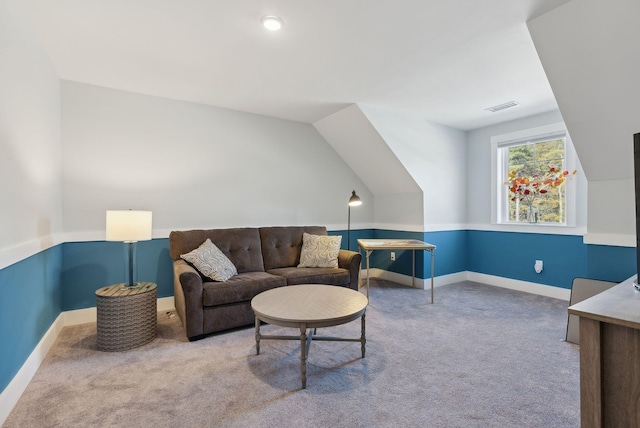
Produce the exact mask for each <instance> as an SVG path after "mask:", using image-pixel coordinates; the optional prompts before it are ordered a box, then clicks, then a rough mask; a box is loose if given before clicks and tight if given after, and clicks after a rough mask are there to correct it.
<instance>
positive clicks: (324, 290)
mask: <svg viewBox="0 0 640 428" xmlns="http://www.w3.org/2000/svg"><path fill="white" fill-rule="evenodd" d="M368 304H369V300H368V299H367V298H366V296H364V295H363V294H362V293H360V292H358V291H355V290H352V289H350V288H345V287H337V286H333V285H324V284H301V285H289V286H285V287H278V288H274V289H271V290H267V291H264V292H262V293H260V294H258V295H257V296H255V297H254V298H253V300H251V308H252V309H253V312H254V313H255V315H256V354H257V355H260V340H262V339H265V340H266V339H271V340H300V374H301V377H302V388H303V389H304V388H306V387H307V355H308V354H309V346H310V345H311V340H312V339H313V340H329V341H338V342H360V348H361V351H362V358H364V354H365V344H366V338H365V311H366V309H367V305H368ZM357 318H361V320H362V322H361V330H360V332H361V334H360V338H358V339H350V338H341V337H322V336H314V334H315V332H316V331H315V330H316V329H317V328H319V327H331V326H336V325H340V324H345V323H348V322H350V321H353V320H355V319H357ZM260 321H264V322H266V323H268V324H274V325H278V326H281V327H292V328H299V329H300V336H272V335H269V336H267V335H261V334H260ZM307 329H309V330H310V331H309V334H307Z"/></svg>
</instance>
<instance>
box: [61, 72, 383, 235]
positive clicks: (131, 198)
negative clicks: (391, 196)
mask: <svg viewBox="0 0 640 428" xmlns="http://www.w3.org/2000/svg"><path fill="white" fill-rule="evenodd" d="M62 118H63V120H62V135H63V148H64V150H63V161H62V165H63V183H64V196H63V200H64V229H65V231H66V232H68V233H69V234H70V236H69V237H68V239H69V240H84V239H104V221H105V211H106V210H107V209H128V208H132V209H147V210H152V211H153V223H154V236H156V237H162V236H167V234H168V232H169V231H170V230H173V229H190V228H217V227H248V226H265V225H308V224H314V225H316V224H317V225H324V226H327V227H328V228H329V229H346V227H347V201H348V199H349V196H350V195H351V190H353V189H357V190H358V194H359V195H360V196H361V197H362V199H363V200H364V201H367V200H369V201H371V200H372V196H371V193H370V192H369V190H368V189H367V188H366V186H365V185H364V183H363V182H362V181H361V180H360V179H359V178H358V177H357V176H356V175H355V174H354V173H353V171H352V170H351V169H350V168H349V167H348V166H347V165H346V164H345V162H344V161H343V160H342V159H341V158H340V156H339V155H338V154H337V153H336V152H335V151H334V150H333V149H332V148H331V146H330V145H329V144H327V142H326V141H325V140H324V139H323V138H322V137H321V136H320V135H319V134H318V132H317V131H316V130H315V129H314V128H313V126H312V125H309V124H304V123H300V122H292V121H287V120H281V119H274V118H269V117H266V116H259V115H255V114H250V113H243V112H238V111H233V110H227V109H222V108H217V107H211V106H206V105H202V104H195V103H189V102H183V101H175V100H169V99H165V98H158V97H152V96H147V95H140V94H134V93H130V92H123V91H119V90H113V89H106V88H101V87H97V86H91V85H85V84H81V83H73V82H67V81H63V82H62ZM351 214H352V218H351V220H352V224H351V226H352V228H358V227H367V226H368V225H369V224H371V221H372V204H367V203H365V204H363V206H362V207H360V208H359V209H358V210H352V213H351Z"/></svg>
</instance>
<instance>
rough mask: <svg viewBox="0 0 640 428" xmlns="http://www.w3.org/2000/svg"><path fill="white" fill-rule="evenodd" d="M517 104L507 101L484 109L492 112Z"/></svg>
mask: <svg viewBox="0 0 640 428" xmlns="http://www.w3.org/2000/svg"><path fill="white" fill-rule="evenodd" d="M517 105H519V104H518V103H517V102H515V101H509V102H508V103H504V104H498V105H497V106H493V107H489V108H486V109H485V110H487V111H490V112H492V113H495V112H497V111H500V110H504V109H508V108H511V107H515V106H517Z"/></svg>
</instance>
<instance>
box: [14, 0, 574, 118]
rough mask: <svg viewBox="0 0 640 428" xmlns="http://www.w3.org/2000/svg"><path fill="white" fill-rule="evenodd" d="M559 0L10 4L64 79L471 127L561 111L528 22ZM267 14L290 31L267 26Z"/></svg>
mask: <svg viewBox="0 0 640 428" xmlns="http://www.w3.org/2000/svg"><path fill="white" fill-rule="evenodd" d="M566 1H567V0H517V1H514V0H483V1H471V0H446V1H444V0H394V1H391V0H381V1H371V0H348V1H344V0H322V1H305V0H270V1H264V0H242V1H232V0H206V1H204V0H193V1H191V0H190V1H180V2H179V1H175V0H135V1H131V0H56V1H50V0H15V3H16V4H17V5H19V7H21V8H22V10H23V13H24V14H25V16H27V18H28V19H29V21H30V23H31V25H32V27H33V29H34V32H35V33H36V35H37V37H38V39H39V40H40V42H41V44H42V45H43V47H44V48H45V50H46V52H47V54H48V55H49V57H50V58H51V61H52V63H53V65H54V67H55V68H56V70H57V72H58V74H59V76H60V78H61V79H63V80H70V81H76V82H82V83H88V84H93V85H98V86H104V87H108V88H115V89H121V90H125V91H131V92H137V93H143V94H148V95H155V96H161V97H167V98H173V99H179V100H185V101H192V102H198V103H204V104H210V105H214V106H219V107H224V108H229V109H235V110H241V111H246V112H252V113H258V114H262V115H267V116H272V117H278V118H284V119H290V120H295V121H302V122H307V123H314V122H317V121H318V120H321V119H323V118H325V117H328V116H330V115H331V114H333V113H336V112H338V111H340V110H342V109H344V108H345V107H347V106H349V105H351V104H367V105H371V106H375V107H379V108H384V109H386V110H395V111H400V112H403V111H404V112H409V113H410V114H411V115H413V116H415V115H419V116H421V117H423V118H424V119H425V120H427V121H430V122H433V123H440V124H443V125H446V126H450V127H454V128H459V129H463V130H468V129H473V128H477V127H481V126H488V125H491V124H495V123H499V122H503V121H506V120H511V119H517V118H521V117H526V116H529V115H532V114H536V113H541V112H545V111H550V110H553V109H556V108H557V105H556V102H555V99H554V97H553V93H552V91H551V88H550V86H549V83H548V81H547V79H546V77H545V75H544V72H543V69H542V67H541V65H540V61H539V59H538V57H537V55H536V52H535V49H534V46H533V43H532V41H531V37H530V35H529V32H528V31H527V27H526V22H527V21H528V20H529V19H531V18H532V17H534V16H536V15H539V14H541V13H543V12H546V11H548V10H551V9H552V8H554V7H557V6H559V5H561V4H563V3H565V2H566ZM266 14H276V15H279V16H280V17H281V18H282V19H283V20H284V23H285V24H284V28H283V29H282V30H281V31H280V32H277V33H272V32H268V31H267V30H265V29H264V28H262V27H261V26H260V23H259V21H260V18H261V17H262V16H263V15H266ZM512 100H515V101H517V102H519V103H520V105H519V106H518V107H515V108H512V109H509V110H504V111H502V112H500V113H490V112H488V111H486V110H485V109H486V108H488V107H491V106H494V105H497V104H502V103H505V102H508V101H512Z"/></svg>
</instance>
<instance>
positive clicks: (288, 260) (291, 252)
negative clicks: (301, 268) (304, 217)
mask: <svg viewBox="0 0 640 428" xmlns="http://www.w3.org/2000/svg"><path fill="white" fill-rule="evenodd" d="M304 232H307V233H310V234H311V235H326V234H327V228H326V227H324V226H285V227H261V228H260V241H261V242H262V255H263V257H264V269H265V270H267V271H268V270H270V269H277V268H282V267H291V266H298V264H299V263H300V250H302V234H303V233H304Z"/></svg>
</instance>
